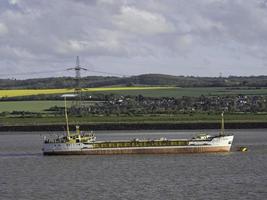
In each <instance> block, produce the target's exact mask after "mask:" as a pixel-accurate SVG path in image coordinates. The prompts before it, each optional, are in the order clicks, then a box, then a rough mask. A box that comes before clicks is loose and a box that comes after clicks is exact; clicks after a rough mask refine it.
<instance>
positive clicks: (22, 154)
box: [0, 129, 267, 200]
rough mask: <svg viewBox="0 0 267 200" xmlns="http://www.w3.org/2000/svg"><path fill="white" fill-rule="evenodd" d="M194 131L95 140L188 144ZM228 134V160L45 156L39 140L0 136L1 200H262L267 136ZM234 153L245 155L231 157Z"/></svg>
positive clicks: (100, 135) (213, 156) (102, 135)
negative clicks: (230, 144) (170, 140)
mask: <svg viewBox="0 0 267 200" xmlns="http://www.w3.org/2000/svg"><path fill="white" fill-rule="evenodd" d="M196 132H197V131H119V132H114V131H108V132H96V136H97V139H99V140H102V139H103V140H111V139H131V138H136V137H138V138H147V139H148V138H150V139H153V138H160V137H167V138H190V137H192V136H193V135H194V134H195V133H196ZM227 132H228V131H227ZM229 132H231V133H233V134H234V135H235V139H234V144H233V148H232V152H230V153H210V154H177V155H108V156H104V155H101V156H43V155H42V153H41V146H42V138H41V136H40V135H43V134H44V133H15V132H9V133H3V132H2V133H0V199H1V200H2V199H3V200H5V199H7V200H8V199H16V200H17V199H25V200H26V199H27V200H31V199H89V200H94V199H101V200H105V199H109V200H113V199H114V200H117V199H160V200H164V199H242V200H245V199H266V198H267V130H266V129H265V130H262V129H261V130H231V131H229ZM208 133H210V134H215V132H214V131H209V132H208ZM238 146H247V147H248V148H249V151H248V152H243V153H242V152H237V151H236V150H235V149H236V148H237V147H238Z"/></svg>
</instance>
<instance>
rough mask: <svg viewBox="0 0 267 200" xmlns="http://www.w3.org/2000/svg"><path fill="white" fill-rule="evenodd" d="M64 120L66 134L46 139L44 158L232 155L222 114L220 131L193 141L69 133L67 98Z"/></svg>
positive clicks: (200, 136)
mask: <svg viewBox="0 0 267 200" xmlns="http://www.w3.org/2000/svg"><path fill="white" fill-rule="evenodd" d="M65 117H66V126H67V132H66V134H65V135H62V136H60V137H57V138H54V139H53V138H52V139H51V138H50V139H49V138H44V143H43V154H44V155H107V154H176V153H206V152H229V151H230V149H231V146H232V143H233V139H234V136H233V135H226V134H224V118H223V113H222V123H221V131H220V133H219V134H218V135H215V136H211V135H208V134H200V135H198V136H196V137H194V138H192V139H167V138H160V139H158V140H139V139H132V140H116V141H96V137H95V135H94V134H92V133H81V131H80V130H79V126H76V132H75V133H70V131H69V126H68V115H67V108H66V97H65Z"/></svg>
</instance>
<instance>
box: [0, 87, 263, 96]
mask: <svg viewBox="0 0 267 200" xmlns="http://www.w3.org/2000/svg"><path fill="white" fill-rule="evenodd" d="M72 92H73V90H69V89H45V90H32V89H31V90H0V97H16V96H27V95H39V94H61V93H72ZM83 92H84V93H89V94H98V93H101V94H111V93H112V94H117V95H134V96H136V95H139V94H141V95H143V96H147V97H182V96H190V97H197V96H201V95H205V96H218V95H220V96H221V95H239V94H240V95H267V88H254V87H253V88H244V87H243V88H225V87H199V88H197V87H194V88H180V87H111V88H86V89H84V90H83Z"/></svg>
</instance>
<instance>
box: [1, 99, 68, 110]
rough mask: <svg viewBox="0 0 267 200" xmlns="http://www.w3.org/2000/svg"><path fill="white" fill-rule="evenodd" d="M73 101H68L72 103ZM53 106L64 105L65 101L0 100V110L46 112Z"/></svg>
mask: <svg viewBox="0 0 267 200" xmlns="http://www.w3.org/2000/svg"><path fill="white" fill-rule="evenodd" d="M70 104H71V102H68V105H70ZM53 106H58V107H63V106H64V102H63V101H6V102H0V112H12V111H28V112H44V110H45V109H48V108H50V107H53Z"/></svg>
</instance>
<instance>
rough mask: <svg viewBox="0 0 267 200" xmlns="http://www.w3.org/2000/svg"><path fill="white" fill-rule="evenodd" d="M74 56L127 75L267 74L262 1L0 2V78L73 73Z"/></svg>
mask: <svg viewBox="0 0 267 200" xmlns="http://www.w3.org/2000/svg"><path fill="white" fill-rule="evenodd" d="M77 55H79V56H80V62H81V65H82V66H84V67H86V68H88V69H90V70H93V71H104V72H112V73H117V74H125V75H137V74H144V73H163V74H171V75H194V76H219V75H220V74H221V75H222V76H229V75H267V0H0V70H1V71H0V78H11V77H16V78H30V77H38V76H40V77H44V76H63V75H71V73H70V72H66V71H64V70H65V69H66V68H68V67H71V66H75V57H76V56H77ZM47 71H49V72H50V71H51V72H50V73H44V72H47ZM56 71H58V72H56ZM60 71H61V72H60ZM27 72H29V74H28V75H23V76H22V75H19V74H24V73H27ZM32 72H42V73H40V74H34V73H32ZM52 72H53V73H52ZM72 73H73V72H72ZM16 74H17V75H16ZM87 75H101V74H97V73H93V72H89V71H88V72H86V73H85V74H84V76H87Z"/></svg>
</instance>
